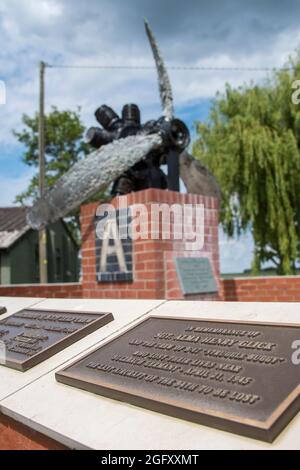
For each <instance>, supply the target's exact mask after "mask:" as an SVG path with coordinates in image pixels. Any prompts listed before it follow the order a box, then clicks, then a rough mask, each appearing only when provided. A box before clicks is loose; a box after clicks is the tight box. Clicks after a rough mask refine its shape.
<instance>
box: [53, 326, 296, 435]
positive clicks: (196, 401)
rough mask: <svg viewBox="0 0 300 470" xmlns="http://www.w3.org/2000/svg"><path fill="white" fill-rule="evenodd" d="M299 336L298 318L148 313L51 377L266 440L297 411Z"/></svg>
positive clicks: (108, 395) (174, 414) (275, 433)
mask: <svg viewBox="0 0 300 470" xmlns="http://www.w3.org/2000/svg"><path fill="white" fill-rule="evenodd" d="M299 339H300V325H286V324H272V323H254V322H253V323H252V322H234V321H223V320H213V321H212V320H199V319H196V318H176V317H175V318H174V317H149V318H147V319H146V320H143V321H142V322H140V323H139V324H137V325H136V326H134V327H132V328H130V329H129V330H127V331H125V332H124V333H122V334H120V335H118V336H117V337H115V338H114V339H112V340H111V341H109V342H107V343H106V344H104V345H103V346H101V347H100V348H98V349H97V350H95V351H93V352H91V353H89V354H88V355H87V356H85V357H83V358H81V359H79V360H77V361H76V362H74V363H73V364H71V365H69V366H68V367H66V368H65V369H63V370H62V371H60V372H58V373H56V379H57V380H58V381H59V382H63V383H65V384H67V385H72V386H75V387H78V388H81V389H83V390H87V391H90V392H94V393H98V394H100V395H103V396H106V397H109V398H113V399H117V400H121V401H125V402H128V403H131V404H134V405H137V406H141V407H143V408H147V409H150V410H154V411H158V412H160V413H165V414H168V415H171V416H175V417H177V418H182V419H185V420H190V421H193V422H196V423H199V424H204V425H209V426H212V427H215V428H218V429H222V430H225V431H230V432H235V433H238V434H241V435H246V436H249V437H253V438H256V439H261V440H265V441H268V442H272V441H273V440H274V439H275V437H276V436H277V435H278V434H279V433H280V432H281V430H282V429H283V428H284V427H285V426H286V425H287V424H288V422H289V421H290V420H291V419H292V418H293V416H295V415H296V413H297V412H298V411H299V407H300V365H299V362H300V361H297V357H298V359H299V358H300V353H299V347H298V355H297V349H295V348H296V346H297V345H299Z"/></svg>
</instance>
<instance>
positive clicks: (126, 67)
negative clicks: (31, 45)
mask: <svg viewBox="0 0 300 470" xmlns="http://www.w3.org/2000/svg"><path fill="white" fill-rule="evenodd" d="M46 67H48V68H52V69H104V70H105V69H107V70H116V69H118V70H120V69H121V70H155V69H156V67H155V66H151V65H68V64H46ZM168 69H169V70H200V71H233V72H273V71H288V70H293V67H206V66H201V65H199V66H198V65H196V66H185V65H170V66H169V67H168Z"/></svg>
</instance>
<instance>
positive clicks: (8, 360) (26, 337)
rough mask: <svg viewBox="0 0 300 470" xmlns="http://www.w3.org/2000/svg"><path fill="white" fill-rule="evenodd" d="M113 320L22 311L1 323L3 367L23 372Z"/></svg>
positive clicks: (108, 316)
mask: <svg viewBox="0 0 300 470" xmlns="http://www.w3.org/2000/svg"><path fill="white" fill-rule="evenodd" d="M112 320H113V316H112V314H111V313H94V312H76V311H75V312H73V311H65V310H64V311H61V310H59V311H57V310H33V309H25V310H22V311H20V312H18V313H15V314H13V315H11V316H9V317H8V318H5V319H4V320H1V321H0V346H1V348H0V351H1V354H0V364H1V365H4V366H7V367H10V368H12V369H16V370H20V371H22V372H24V371H26V370H27V369H30V368H31V367H33V366H35V365H37V364H39V363H40V362H42V361H44V360H46V359H48V358H49V357H51V356H53V355H54V354H56V353H58V352H59V351H61V350H62V349H65V348H66V347H67V346H70V345H71V344H73V343H75V342H76V341H78V340H79V339H81V338H83V337H84V336H86V335H88V334H90V333H92V332H93V331H95V330H97V329H98V328H100V327H101V326H104V325H106V324H107V323H109V322H110V321H112Z"/></svg>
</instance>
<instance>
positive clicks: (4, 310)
mask: <svg viewBox="0 0 300 470" xmlns="http://www.w3.org/2000/svg"><path fill="white" fill-rule="evenodd" d="M3 313H6V308H5V307H2V305H0V315H3Z"/></svg>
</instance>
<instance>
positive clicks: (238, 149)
mask: <svg viewBox="0 0 300 470" xmlns="http://www.w3.org/2000/svg"><path fill="white" fill-rule="evenodd" d="M288 65H289V67H290V69H289V70H284V71H280V72H274V73H273V74H272V75H271V76H270V77H268V78H267V79H266V80H265V82H264V84H263V85H262V86H255V85H253V84H250V85H243V86H241V87H239V88H236V89H234V88H232V87H231V86H230V85H227V86H226V91H225V93H224V94H217V96H216V98H215V100H214V101H213V103H212V109H211V113H210V116H209V119H208V120H207V122H205V123H204V124H197V133H198V135H197V139H196V141H195V143H194V146H193V153H194V155H195V156H196V157H199V159H201V161H202V162H203V163H204V164H205V165H206V166H207V167H208V168H209V169H210V170H211V171H212V172H213V173H214V174H215V176H216V178H217V179H218V181H219V184H220V186H221V190H222V209H221V221H222V224H223V227H224V230H225V232H226V233H227V234H228V235H229V236H230V237H232V236H235V235H239V234H241V233H242V232H243V231H246V230H251V232H252V235H253V239H254V244H255V252H254V259H253V265H252V270H253V272H258V271H259V269H260V267H261V264H262V262H265V261H272V262H273V263H274V264H275V265H276V267H277V271H278V273H279V274H292V273H294V272H295V265H296V263H297V260H298V259H299V240H300V224H299V223H300V105H299V104H294V103H293V102H292V93H293V92H295V91H294V89H293V88H292V84H293V83H294V81H295V80H296V79H299V78H300V56H299V55H298V56H297V60H292V59H290V60H289V64H288ZM298 96H299V93H298Z"/></svg>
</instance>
